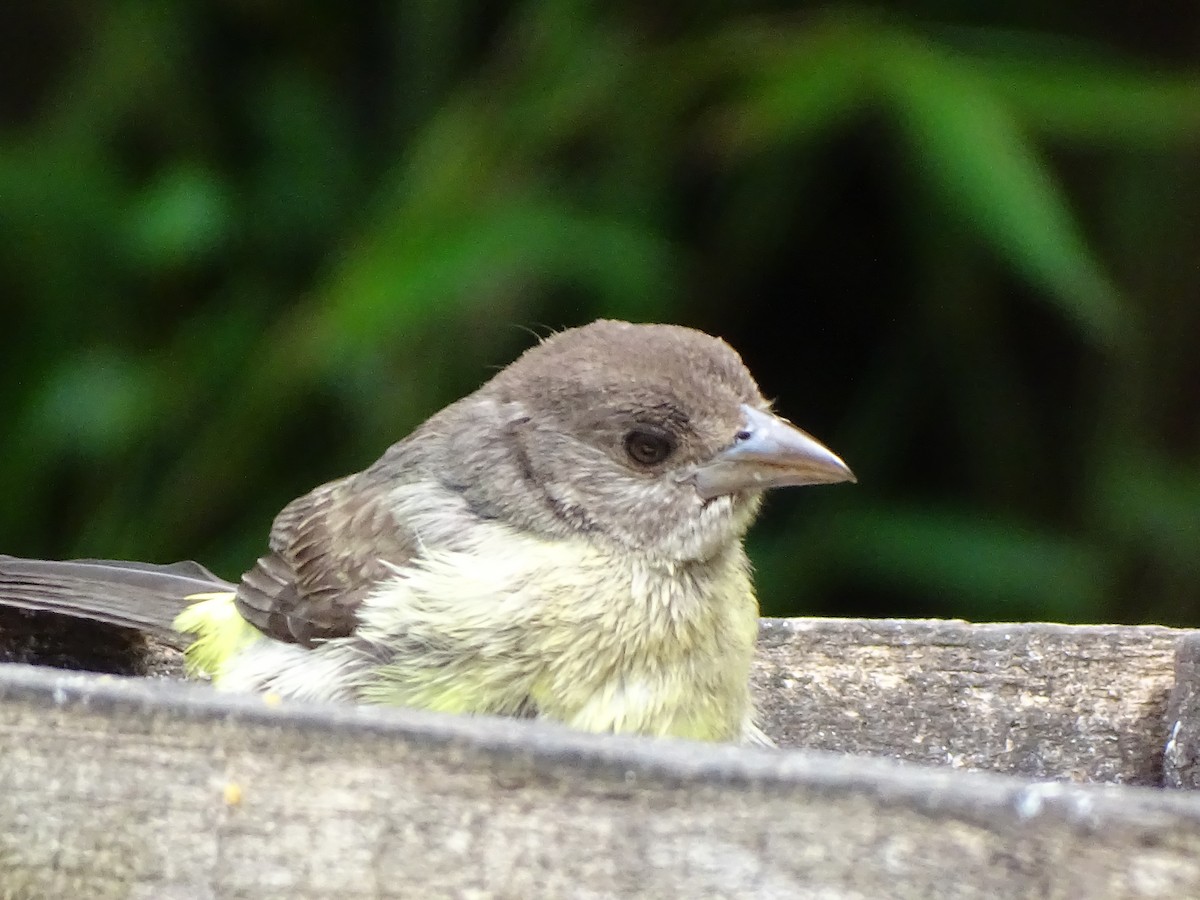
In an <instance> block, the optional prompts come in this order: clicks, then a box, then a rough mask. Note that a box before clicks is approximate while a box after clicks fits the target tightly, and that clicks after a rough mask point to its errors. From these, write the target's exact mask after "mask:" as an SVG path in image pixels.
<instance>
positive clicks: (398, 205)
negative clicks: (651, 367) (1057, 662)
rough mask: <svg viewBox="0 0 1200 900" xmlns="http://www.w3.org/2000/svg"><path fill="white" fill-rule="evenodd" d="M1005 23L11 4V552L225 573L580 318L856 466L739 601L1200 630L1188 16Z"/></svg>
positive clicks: (511, 7)
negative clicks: (621, 327) (725, 372)
mask: <svg viewBox="0 0 1200 900" xmlns="http://www.w3.org/2000/svg"><path fill="white" fill-rule="evenodd" d="M1000 6H1001V5H998V4H974V3H964V2H946V0H942V2H937V0H927V2H921V3H909V4H906V5H905V6H904V7H903V9H902V11H900V10H897V9H891V10H886V9H867V8H861V7H849V6H825V7H819V8H818V7H810V6H807V5H788V4H780V3H774V4H773V3H732V2H725V3H722V2H703V0H700V2H696V0H693V2H689V3H670V2H664V3H658V4H647V3H632V2H607V3H598V2H597V3H587V2H553V0H538V2H526V3H511V2H510V3H479V2H461V0H420V2H412V3H382V2H374V3H359V4H341V5H339V4H325V3H316V2H295V0H292V2H287V3H284V2H272V0H257V2H255V0H243V2H235V0H213V2H199V0H178V2H173V3H145V2H110V3H104V4H79V3H70V2H66V0H44V2H39V3H34V2H30V0H24V2H10V3H8V4H6V7H5V26H4V28H3V29H0V123H2V126H0V304H2V306H0V309H2V312H3V317H2V318H0V325H2V328H3V332H2V337H0V348H2V360H0V366H2V368H0V422H2V423H3V424H2V429H0V498H2V499H0V551H3V552H10V553H16V554H21V555H34V556H56V557H68V556H111V557H124V558H139V559H149V560H157V561H171V560H174V559H179V558H195V559H199V560H202V561H204V562H206V563H208V564H210V565H211V566H212V567H214V568H215V569H216V570H217V571H219V572H221V573H222V574H224V575H226V576H230V577H232V576H236V574H237V573H239V572H240V571H241V570H242V569H244V568H245V567H246V566H248V565H249V563H250V562H251V561H252V560H253V559H254V557H255V556H257V555H258V554H259V553H260V552H261V549H262V547H263V542H264V539H265V535H266V532H267V529H268V527H269V525H270V521H271V517H272V515H273V514H274V513H275V512H276V511H277V510H278V509H279V508H280V507H281V506H282V505H283V504H284V503H285V502H287V501H288V500H290V499H291V498H292V497H294V496H296V495H298V494H301V493H303V492H305V491H306V490H308V489H309V488H311V487H313V486H314V485H316V484H317V483H319V482H322V481H325V480H328V479H330V478H333V477H335V476H338V475H341V474H344V473H346V472H348V471H352V470H354V469H357V468H361V467H362V466H364V465H366V464H367V463H369V462H370V461H371V460H372V459H374V458H375V457H376V456H377V455H378V454H379V453H380V452H381V451H382V450H383V448H384V447H385V446H387V445H388V444H389V443H391V442H392V441H394V440H397V439H398V438H400V437H402V436H404V435H405V434H406V433H407V432H408V431H409V430H410V429H411V428H412V427H413V426H414V425H415V424H417V423H418V422H420V421H421V420H422V419H423V418H425V417H426V416H427V415H429V414H430V413H432V412H433V411H435V410H436V409H438V408H439V407H441V406H442V405H444V404H445V403H447V402H449V401H450V400H452V399H455V398H456V397H458V396H461V395H462V394H464V393H466V392H468V391H470V390H471V389H473V388H474V387H475V386H477V385H478V384H479V383H480V382H482V381H483V380H484V379H486V378H487V377H488V376H489V374H490V373H491V372H492V371H494V370H495V369H496V368H498V367H500V366H502V365H504V364H505V363H507V362H508V361H509V360H511V359H512V358H513V357H514V356H515V355H516V354H518V353H519V352H520V351H521V350H522V349H524V348H525V347H526V346H528V345H529V344H530V343H531V341H532V340H533V338H532V337H531V334H530V331H531V330H532V331H534V332H537V333H544V330H545V329H546V328H550V327H553V328H559V327H562V326H567V325H574V324H580V323H583V322H586V321H589V320H591V319H593V318H595V317H597V316H601V315H604V316H616V317H624V318H629V319H634V320H644V321H652V320H659V321H673V322H680V323H684V324H689V325H694V326H697V327H700V328H703V329H706V330H708V331H711V332H713V333H716V334H720V335H722V336H724V337H726V338H727V339H728V340H729V341H730V342H731V343H733V344H734V346H736V347H737V348H739V349H740V350H741V351H742V352H743V355H744V356H745V358H746V359H747V362H748V363H749V364H750V367H751V369H752V370H753V371H754V372H755V374H756V375H757V377H758V379H759V381H760V383H761V384H762V385H763V388H764V390H765V391H766V392H767V393H768V395H770V396H773V397H776V398H778V403H777V408H778V409H780V410H781V411H782V412H783V413H784V414H785V415H788V416H789V417H790V418H792V419H794V420H795V421H796V422H798V423H799V424H801V425H802V426H803V427H805V428H807V429H808V430H810V431H812V432H813V433H814V434H816V435H817V436H818V437H820V438H822V439H823V440H825V441H827V442H828V443H829V444H830V445H831V446H832V447H833V448H834V449H835V450H836V451H837V452H839V453H840V454H842V455H843V456H844V457H845V458H846V459H847V461H848V462H850V464H851V465H852V466H853V467H854V469H855V471H856V472H857V474H858V476H859V479H860V484H859V485H857V486H854V487H851V486H839V487H825V488H812V489H806V490H801V491H790V492H783V493H780V494H779V495H777V496H775V497H773V498H772V499H771V501H770V503H769V506H768V510H767V513H766V515H765V517H764V520H763V522H761V523H760V525H759V526H758V527H757V528H756V530H755V531H754V533H753V538H752V541H751V554H752V556H753V557H754V559H755V561H756V563H757V566H758V570H759V574H758V580H759V584H760V588H761V595H762V599H763V604H764V609H765V611H766V612H769V613H774V614H780V613H820V614H835V615H859V614H869V615H904V616H912V615H937V616H962V617H968V618H972V619H1029V618H1050V619H1060V620H1069V621H1097V620H1119V621H1130V622H1137V621H1160V622H1169V623H1188V624H1192V625H1196V624H1200V589H1198V588H1197V578H1198V576H1200V465H1198V463H1200V416H1198V413H1200V354H1198V353H1197V349H1196V343H1197V337H1198V336H1200V306H1198V304H1197V298H1198V297H1200V266H1198V260H1200V256H1198V250H1200V205H1198V204H1200V166H1198V162H1200V153H1198V149H1200V66H1198V65H1197V57H1196V51H1197V47H1198V44H1200V7H1198V6H1197V5H1196V4H1195V3H1174V4H1172V3H1160V4H1154V5H1153V6H1152V7H1144V6H1137V5H1129V4H1110V5H1108V6H1105V5H1103V4H1102V5H1097V4H1094V3H1084V2H1068V0H1062V2H1058V3H1052V4H1046V3H1034V2H1025V3H1012V4H1004V5H1003V9H1002V10H1001V9H1000ZM985 8H986V12H984V11H982V10H984V9H985ZM1127 10H1128V11H1127Z"/></svg>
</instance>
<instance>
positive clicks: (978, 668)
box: [754, 619, 1189, 785]
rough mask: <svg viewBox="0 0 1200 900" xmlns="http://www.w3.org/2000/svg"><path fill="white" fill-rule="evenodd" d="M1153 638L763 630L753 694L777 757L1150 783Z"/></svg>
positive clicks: (1165, 691) (1169, 681) (780, 623)
mask: <svg viewBox="0 0 1200 900" xmlns="http://www.w3.org/2000/svg"><path fill="white" fill-rule="evenodd" d="M1186 634H1189V632H1186V631H1179V630H1175V629H1170V628H1161V627H1157V626H1137V627H1133V626H1113V625H1096V626H1091V625H1089V626H1067V625H1049V624H1045V623H1032V624H1028V623H1026V624H1006V625H971V624H967V623H965V622H959V621H912V620H908V621H904V620H861V619H860V620H850V619H773V620H772V619H767V620H764V621H763V625H762V631H761V633H760V639H759V659H758V662H757V665H756V669H755V676H754V680H755V687H756V694H757V696H758V702H759V706H760V708H761V710H762V712H763V714H764V719H765V721H764V727H765V730H766V731H767V733H768V734H770V735H771V736H772V737H774V738H775V739H776V740H777V741H778V742H779V743H780V745H781V746H785V747H808V748H811V749H822V750H840V751H849V752H853V753H864V754H872V755H879V756H888V757H893V758H897V759H905V760H910V761H914V762H921V763H927V764H932V765H948V766H951V767H953V768H961V769H974V770H989V771H994V772H1005V773H1009V774H1015V775H1024V776H1027V777H1034V778H1058V779H1067V780H1073V781H1103V782H1115V783H1127V784H1144V785H1160V784H1161V783H1162V777H1163V747H1164V745H1165V743H1166V739H1167V730H1168V729H1167V698H1168V695H1169V694H1170V692H1171V689H1172V686H1173V684H1174V653H1175V643H1176V641H1177V640H1178V639H1179V637H1180V636H1181V635H1186Z"/></svg>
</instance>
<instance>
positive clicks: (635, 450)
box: [625, 425, 675, 466]
mask: <svg viewBox="0 0 1200 900" xmlns="http://www.w3.org/2000/svg"><path fill="white" fill-rule="evenodd" d="M674 450H675V438H674V437H673V436H671V435H670V434H668V433H667V432H665V431H661V430H660V429H657V428H650V427H647V426H644V425H643V426H641V427H639V428H635V429H633V431H631V432H629V434H627V435H625V452H626V453H628V454H629V458H630V459H632V460H633V461H634V462H635V463H637V464H638V465H640V466H653V465H657V464H658V463H660V462H662V461H663V460H664V459H666V458H667V457H668V456H670V455H671V454H672V453H673V452H674Z"/></svg>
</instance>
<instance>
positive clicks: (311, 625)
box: [237, 475, 419, 646]
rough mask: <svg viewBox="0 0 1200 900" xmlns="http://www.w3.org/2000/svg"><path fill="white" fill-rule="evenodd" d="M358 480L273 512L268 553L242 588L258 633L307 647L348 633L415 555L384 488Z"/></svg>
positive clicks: (240, 597) (240, 599) (240, 601)
mask: <svg viewBox="0 0 1200 900" xmlns="http://www.w3.org/2000/svg"><path fill="white" fill-rule="evenodd" d="M360 478H361V476H358V475H351V476H349V477H347V478H342V479H340V480H338V481H333V482H330V483H329V484H326V485H322V486H321V487H319V488H317V489H316V490H314V491H312V492H311V493H309V494H306V495H305V496H303V497H301V498H299V499H298V500H295V501H293V502H292V503H290V504H288V506H286V507H285V508H284V510H283V511H282V512H281V513H280V514H279V515H278V516H277V517H276V519H275V524H274V526H273V527H272V529H271V550H270V552H269V553H267V555H266V556H263V557H262V558H261V559H259V560H258V562H257V563H256V564H255V565H254V567H253V568H252V569H250V571H248V572H247V573H246V574H245V575H243V576H242V582H241V584H240V585H239V586H238V592H237V606H238V611H239V612H240V613H241V614H242V615H243V616H244V617H245V618H246V619H247V621H249V622H251V623H252V624H253V625H254V626H255V627H257V628H258V629H259V630H260V631H262V632H264V633H265V634H267V635H269V636H271V637H273V638H276V639H278V640H281V641H287V642H290V643H299V644H303V645H306V646H313V645H314V644H316V643H318V642H320V641H323V640H328V639H330V638H337V637H345V636H347V635H349V634H351V633H352V632H353V631H354V629H355V628H356V627H357V625H358V618H357V612H358V608H359V606H360V605H361V604H362V602H363V599H364V598H365V597H366V595H367V594H368V593H369V591H370V590H371V588H372V587H373V586H374V585H375V584H376V583H377V582H379V581H380V580H381V579H384V578H386V577H388V576H389V575H391V574H392V571H393V570H392V568H391V567H393V566H402V565H404V563H406V562H408V561H409V560H410V559H412V557H413V556H414V555H416V553H417V551H418V547H419V543H418V541H417V539H416V537H415V536H414V535H413V533H412V531H411V530H409V529H407V528H406V527H404V525H403V524H402V523H401V522H399V521H398V520H397V519H396V517H395V515H394V514H393V512H392V509H391V506H390V504H389V503H388V502H387V500H388V497H387V492H386V491H385V490H382V489H380V488H379V487H378V486H377V485H373V484H365V485H364V484H363V483H362V482H361V481H357V479H360Z"/></svg>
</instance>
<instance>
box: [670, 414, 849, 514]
mask: <svg viewBox="0 0 1200 900" xmlns="http://www.w3.org/2000/svg"><path fill="white" fill-rule="evenodd" d="M742 415H743V416H744V417H745V418H744V419H743V422H742V430H741V431H739V432H738V434H737V437H736V438H735V439H734V442H733V443H732V444H731V445H729V446H728V447H726V448H725V449H724V450H722V451H721V452H720V453H718V454H717V455H716V456H714V457H713V458H712V460H710V461H709V462H706V463H702V464H701V465H699V466H697V467H696V468H695V469H694V470H693V474H692V476H691V477H692V480H693V481H694V482H695V484H696V490H697V491H698V492H699V493H700V496H701V497H703V498H704V499H705V500H711V499H712V498H713V497H719V496H721V495H722V494H734V493H737V492H738V491H765V490H766V489H767V488H776V487H789V486H798V485H805V484H837V483H839V482H842V481H857V480H858V479H856V478H855V477H854V473H853V472H851V471H850V467H849V466H847V465H846V464H845V463H844V462H842V461H841V459H839V458H838V457H837V456H836V455H835V454H834V453H833V451H832V450H830V449H829V448H828V447H826V446H825V445H824V444H822V443H821V442H820V441H818V440H816V439H815V438H812V437H810V436H809V435H807V434H805V433H804V432H803V431H801V430H800V429H799V428H797V427H796V426H795V425H793V424H791V423H790V422H787V421H785V420H783V419H781V418H779V417H778V416H773V415H771V413H769V412H763V411H762V410H759V409H755V408H754V407H752V406H748V405H746V404H743V405H742Z"/></svg>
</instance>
